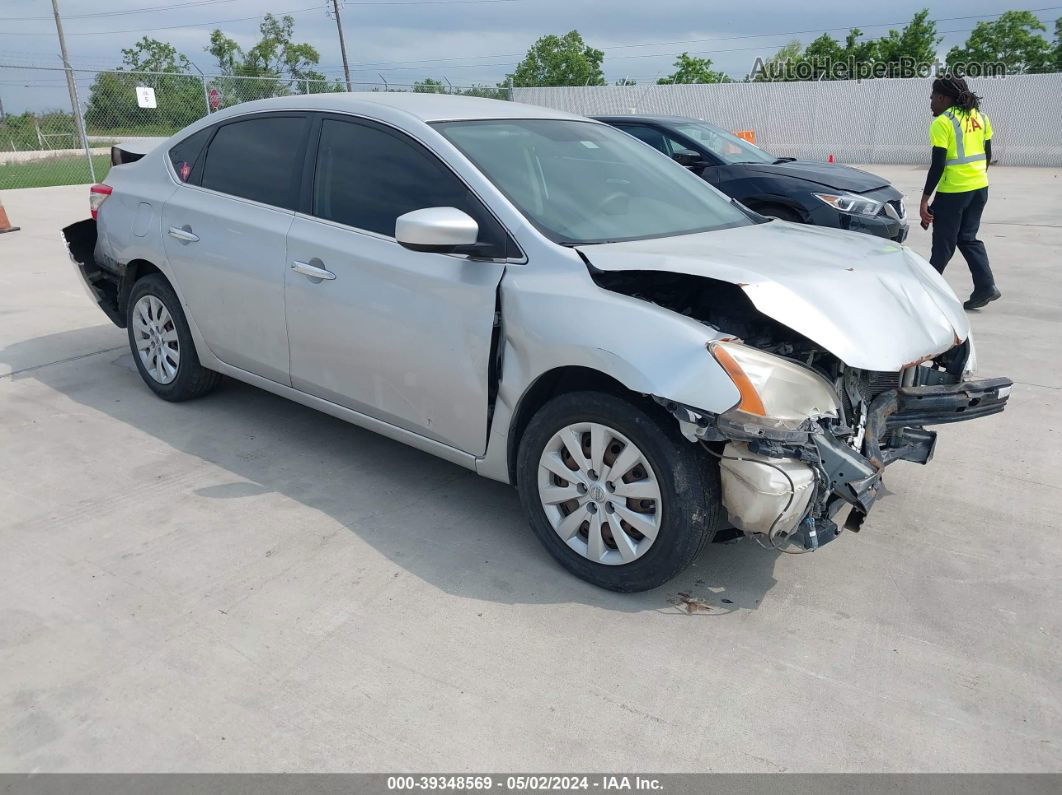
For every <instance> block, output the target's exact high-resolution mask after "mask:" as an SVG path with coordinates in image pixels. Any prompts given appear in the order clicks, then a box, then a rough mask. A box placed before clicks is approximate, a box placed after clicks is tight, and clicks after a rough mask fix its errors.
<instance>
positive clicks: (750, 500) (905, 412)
mask: <svg viewBox="0 0 1062 795" xmlns="http://www.w3.org/2000/svg"><path fill="white" fill-rule="evenodd" d="M1011 389H1012V382H1011V381H1010V379H1008V378H989V379H983V380H977V381H964V382H961V383H955V384H934V385H923V386H906V387H899V388H897V389H892V390H889V391H887V392H884V393H882V394H881V395H879V396H878V397H877V398H875V400H874V401H873V402H872V403H871V404H870V406H869V407H868V409H867V415H866V416H867V419H866V426H865V435H864V439H863V445H862V450H861V451H859V450H856V449H854V448H853V447H852V446H851V445H850V444H849V443H848V441H847V439H845V438H842V437H840V436H837V435H835V434H834V433H831V432H830V430H828V429H827V428H825V427H822V426H815V427H813V428H812V429H811V430H808V431H806V432H803V433H801V432H787V433H786V434H784V436H783V435H782V434H778V435H777V436H776V435H775V434H773V433H770V432H764V430H763V429H757V428H756V427H754V425H755V424H754V423H749V422H741V421H735V419H734V418H732V417H723V416H720V417H718V418H716V419H717V421H716V423H715V424H714V428H711V430H713V431H714V432H715V433H717V434H719V436H721V437H722V438H724V439H726V441H727V445H726V448H725V451H724V461H723V464H724V466H723V505H724V507H725V508H726V509H727V512H728V514H729V515H730V518H731V521H732V522H733V523H734V524H735V525H736V526H737V527H739V528H740V529H742V530H744V531H745V532H752V533H763V534H765V535H768V536H771V537H772V538H773V537H774V536H775V535H783V536H784V535H795V536H797V537H799V538H800V539H801V540H802V542H803V545H804V546H805V547H806V548H808V549H814V548H817V547H818V546H821V545H822V544H823V543H826V541H829V540H832V539H833V538H835V537H836V535H837V533H838V532H839V531H838V530H837V526H836V524H835V523H834V522H833V517H835V516H836V515H837V513H838V512H839V511H840V510H841V509H842V508H843V507H844V506H845V505H848V506H850V507H851V511H850V512H849V515H848V518H847V520H846V521H845V523H844V527H845V528H846V529H848V530H852V531H858V530H859V529H860V526H861V525H862V523H863V520H864V519H865V518H866V516H867V515H868V514H869V513H870V510H871V508H872V507H873V506H874V504H875V503H876V501H877V500H878V498H879V497H880V496H881V494H882V491H883V486H882V474H883V472H884V469H885V467H886V466H888V465H889V464H891V463H893V462H895V461H901V460H902V461H912V462H915V463H919V464H926V463H928V462H929V461H930V460H931V459H932V457H933V453H934V451H935V448H936V439H937V435H936V433H935V432H934V431H930V430H926V428H925V427H924V426H927V425H940V424H944V423H951V422H962V421H964V420H970V419H976V418H978V417H985V416H990V415H992V414H998V413H999V412H1001V411H1003V410H1004V409H1005V408H1006V404H1007V400H1008V399H1009V397H1010V393H1011ZM699 427H703V423H700V424H699ZM772 436H773V437H774V438H772ZM780 436H781V437H783V438H779V437H780ZM796 436H800V437H801V438H800V439H797V438H795V437H796ZM716 438H719V437H716ZM727 454H729V455H730V456H731V457H733V456H735V455H736V456H737V458H738V460H731V461H729V462H728V461H727V460H725V458H726V455H727ZM783 470H784V472H785V475H782V474H781V473H782V471H783ZM783 478H788V482H786V483H783V482H782V479H783ZM783 486H784V488H783Z"/></svg>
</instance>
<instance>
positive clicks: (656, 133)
mask: <svg viewBox="0 0 1062 795" xmlns="http://www.w3.org/2000/svg"><path fill="white" fill-rule="evenodd" d="M620 129H621V130H623V132H625V133H628V134H630V135H633V136H634V137H635V138H637V139H638V140H639V141H644V142H645V143H647V144H649V146H651V147H653V149H656V150H658V151H660V152H663V153H664V154H665V155H666V154H669V152H668V151H667V142H666V141H665V140H664V134H663V133H662V132H660V130H657V129H654V128H652V127H634V126H632V125H627V124H623V125H620Z"/></svg>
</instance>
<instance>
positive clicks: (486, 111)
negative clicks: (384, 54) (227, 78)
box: [211, 91, 586, 122]
mask: <svg viewBox="0 0 1062 795" xmlns="http://www.w3.org/2000/svg"><path fill="white" fill-rule="evenodd" d="M385 109H390V110H392V111H398V112H399V113H401V114H403V115H405V116H407V117H410V116H411V117H413V118H415V119H419V120H420V121H422V122H433V121H468V120H474V119H580V120H583V121H585V120H586V117H584V116H576V115H574V114H571V113H565V112H563V111H559V110H553V109H551V108H544V107H542V106H540V105H525V104H523V103H521V102H509V101H507V100H501V99H486V98H484V97H464V96H454V95H451V94H427V93H424V94H421V93H416V92H411V91H355V92H342V93H327V94H295V95H292V96H288V97H273V98H271V99H261V100H255V101H253V102H244V103H240V104H239V105H233V106H232V107H230V108H226V109H225V111H222V112H220V113H217V114H212V115H211V118H214V119H217V118H223V117H229V116H238V115H241V114H244V113H254V112H262V111H265V110H319V111H337V112H341V113H364V114H368V115H372V114H373V112H374V111H375V112H376V113H379V112H380V111H382V110H385Z"/></svg>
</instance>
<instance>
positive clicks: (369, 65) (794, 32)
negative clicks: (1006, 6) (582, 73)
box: [351, 6, 1062, 69]
mask: <svg viewBox="0 0 1062 795" xmlns="http://www.w3.org/2000/svg"><path fill="white" fill-rule="evenodd" d="M1058 9H1062V6H1047V7H1045V8H1034V9H1030V11H1031V12H1032V13H1034V14H1036V13H1040V12H1042V11H1055V10H1058ZM1003 13H1005V12H1002V11H1001V12H998V13H995V14H971V15H968V16H961V17H942V18H940V19H933V20H928V21H930V22H934V23H935V22H957V21H959V20H964V19H981V18H985V17H998V16H1001V15H1002V14H1003ZM909 22H910V20H907V21H906V22H879V23H876V24H873V25H844V26H842V27H837V28H813V29H809V30H792V31H787V32H781V33H752V34H743V35H740V36H712V37H709V38H704V39H683V40H679V41H647V42H642V43H639V44H616V45H613V46H611V47H601V48H599V49H601V50H605V51H606V52H608V51H612V50H624V49H630V48H633V47H667V46H672V45H675V44H698V43H702V42H706V41H735V40H739V39H761V38H773V37H775V36H799V35H802V34H807V33H830V32H834V31H838V30H851V29H852V28H860V29H862V28H884V27H889V26H892V25H906V24H908V23H909ZM971 30H972V28H971ZM939 32H940V33H942V34H944V33H949V32H964V31H939ZM779 46H780V47H781V46H784V45H779ZM753 49H755V48H753ZM703 52H713V51H711V50H707V51H702V53H703ZM715 52H733V50H725V51H724V50H715ZM671 54H672V53H654V54H653V56H652V57H655V56H657V55H671ZM524 55H526V53H523V52H506V53H494V54H492V55H469V56H457V57H451V58H423V59H420V60H416V61H368V62H365V63H355V64H351V68H354V67H361V66H363V67H366V68H367V69H368V68H376V69H379V68H380V67H386V66H400V65H403V64H422V63H442V62H451V61H468V60H473V59H481V58H522V57H523V56H524ZM627 57H644V56H617V57H616V58H614V59H613V60H618V59H619V58H627ZM483 65H484V66H494V65H495V64H483Z"/></svg>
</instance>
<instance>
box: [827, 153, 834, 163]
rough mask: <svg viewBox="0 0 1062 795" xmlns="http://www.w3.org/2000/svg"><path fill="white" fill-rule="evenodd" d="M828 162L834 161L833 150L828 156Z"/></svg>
mask: <svg viewBox="0 0 1062 795" xmlns="http://www.w3.org/2000/svg"><path fill="white" fill-rule="evenodd" d="M826 162H827V163H832V162H833V152H830V154H829V156H828V157H827V158H826Z"/></svg>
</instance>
